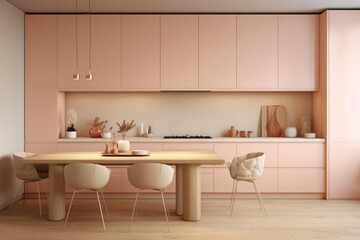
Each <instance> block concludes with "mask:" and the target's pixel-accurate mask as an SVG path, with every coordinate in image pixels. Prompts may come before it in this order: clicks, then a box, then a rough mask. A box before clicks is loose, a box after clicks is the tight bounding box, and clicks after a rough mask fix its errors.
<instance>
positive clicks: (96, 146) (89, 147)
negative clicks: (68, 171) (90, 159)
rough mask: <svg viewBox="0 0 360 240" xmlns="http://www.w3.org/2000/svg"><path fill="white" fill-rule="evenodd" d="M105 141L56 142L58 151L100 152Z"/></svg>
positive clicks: (103, 148)
mask: <svg viewBox="0 0 360 240" xmlns="http://www.w3.org/2000/svg"><path fill="white" fill-rule="evenodd" d="M104 150H105V143H58V151H59V152H102V151H104Z"/></svg>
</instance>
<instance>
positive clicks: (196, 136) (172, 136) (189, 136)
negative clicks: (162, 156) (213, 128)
mask: <svg viewBox="0 0 360 240" xmlns="http://www.w3.org/2000/svg"><path fill="white" fill-rule="evenodd" d="M164 138H189V139H190V138H192V139H193V138H207V139H211V138H212V137H210V136H203V135H180V136H179V135H171V136H164Z"/></svg>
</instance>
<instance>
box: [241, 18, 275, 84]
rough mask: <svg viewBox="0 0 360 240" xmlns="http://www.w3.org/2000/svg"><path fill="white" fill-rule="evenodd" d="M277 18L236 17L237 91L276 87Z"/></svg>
mask: <svg viewBox="0 0 360 240" xmlns="http://www.w3.org/2000/svg"><path fill="white" fill-rule="evenodd" d="M277 26H278V16H277V15H238V16H237V88H238V89H243V90H250V89H251V90H270V89H276V88H277V81H278V75H277V59H278V36H277V35H278V29H277V28H278V27H277Z"/></svg>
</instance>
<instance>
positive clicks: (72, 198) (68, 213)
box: [64, 191, 77, 230]
mask: <svg viewBox="0 0 360 240" xmlns="http://www.w3.org/2000/svg"><path fill="white" fill-rule="evenodd" d="M76 193H77V191H74V192H73V195H72V197H71V202H70V205H69V210H68V212H67V214H66V218H65V223H64V230H65V227H66V224H67V221H68V218H69V215H70V211H71V206H72V203H73V201H74V197H75V194H76Z"/></svg>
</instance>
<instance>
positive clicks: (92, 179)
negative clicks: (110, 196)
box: [64, 163, 110, 190]
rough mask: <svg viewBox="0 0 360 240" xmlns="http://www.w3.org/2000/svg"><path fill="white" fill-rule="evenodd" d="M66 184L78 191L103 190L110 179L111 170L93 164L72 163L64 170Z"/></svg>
mask: <svg viewBox="0 0 360 240" xmlns="http://www.w3.org/2000/svg"><path fill="white" fill-rule="evenodd" d="M64 178H65V182H66V184H68V185H69V186H70V187H72V188H73V189H76V190H81V189H93V190H98V189H101V188H103V187H104V186H105V185H106V184H107V183H108V182H109V178H110V169H108V168H107V167H105V166H102V165H99V164H93V163H70V164H68V165H66V166H65V168H64Z"/></svg>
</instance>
